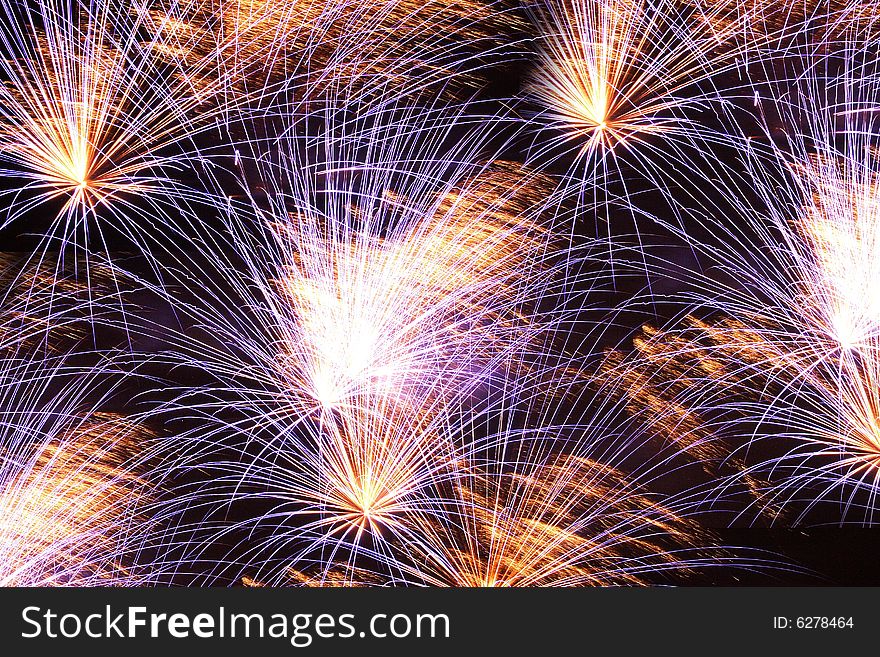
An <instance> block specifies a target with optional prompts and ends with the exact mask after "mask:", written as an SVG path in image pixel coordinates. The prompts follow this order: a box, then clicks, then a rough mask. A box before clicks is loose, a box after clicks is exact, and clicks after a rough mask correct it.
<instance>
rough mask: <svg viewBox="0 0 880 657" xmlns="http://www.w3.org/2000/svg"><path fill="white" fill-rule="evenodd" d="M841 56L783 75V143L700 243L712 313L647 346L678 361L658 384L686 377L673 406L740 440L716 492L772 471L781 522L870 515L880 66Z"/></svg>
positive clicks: (761, 155)
mask: <svg viewBox="0 0 880 657" xmlns="http://www.w3.org/2000/svg"><path fill="white" fill-rule="evenodd" d="M841 49H842V53H843V54H840V55H837V54H835V55H821V56H819V57H818V61H817V62H816V63H815V64H814V66H813V68H811V69H809V71H808V73H807V74H806V75H804V76H803V77H801V78H799V79H797V80H795V81H793V82H787V83H780V88H782V89H785V90H786V92H785V95H784V97H785V101H784V102H785V104H783V103H782V102H780V100H781V97H780V96H777V97H776V100H777V102H780V106H781V107H782V109H783V112H782V114H781V116H782V121H783V122H785V123H787V126H788V127H789V129H788V131H787V132H786V134H785V138H784V139H781V140H777V142H776V143H774V142H770V144H769V145H768V146H764V145H761V144H758V143H756V142H749V144H748V147H747V149H746V151H745V153H746V157H745V158H744V159H743V162H744V166H745V168H746V171H747V173H748V175H749V180H750V181H751V182H750V183H748V184H744V185H743V187H742V188H740V187H733V186H732V187H730V188H729V189H728V190H727V192H728V195H729V199H728V200H729V201H730V202H731V206H732V207H733V209H734V213H733V216H734V217H735V222H734V223H725V221H724V220H713V223H714V226H715V228H716V230H717V235H718V237H719V240H718V242H717V243H716V242H713V243H711V244H709V243H707V244H704V245H698V244H695V245H694V248H695V249H697V250H699V251H700V252H701V253H703V254H705V256H706V258H707V261H708V262H711V265H712V268H713V269H712V270H710V272H711V275H710V276H707V275H696V274H691V275H689V277H691V282H690V285H691V286H692V287H691V289H692V290H693V291H692V292H691V293H690V294H689V296H691V298H692V299H694V300H695V301H694V304H695V305H693V306H691V308H692V312H697V313H698V314H700V315H702V316H708V317H712V319H710V320H709V321H706V322H698V321H691V326H690V327H686V328H685V330H684V331H682V330H680V329H674V328H671V329H669V330H665V331H660V332H658V333H657V334H656V335H654V336H651V337H650V340H649V343H648V346H647V347H646V348H643V349H641V351H642V352H643V353H652V354H658V355H661V354H664V353H665V355H664V356H662V359H665V360H666V361H667V363H672V364H673V366H672V368H671V369H669V368H668V367H666V366H664V367H661V368H659V369H658V378H659V379H661V380H662V377H664V376H668V375H670V374H671V375H672V376H674V377H675V379H674V381H676V383H674V387H675V388H677V391H675V392H673V393H672V394H671V396H670V397H667V399H669V398H673V399H676V400H677V401H676V407H677V408H680V409H681V416H680V417H684V416H690V417H691V418H694V417H699V416H707V417H711V418H714V419H713V420H712V423H713V424H714V427H713V430H714V431H720V432H721V433H724V434H726V435H728V437H731V436H732V438H730V442H729V443H728V444H732V445H733V447H729V448H728V449H732V450H734V457H733V459H732V460H731V463H736V464H738V466H737V467H738V468H739V469H741V471H742V472H741V474H738V475H732V476H731V477H730V479H729V480H722V481H721V482H720V483H718V485H717V491H720V493H718V494H723V492H724V491H725V490H726V488H727V487H728V486H730V485H731V484H730V481H736V480H737V479H739V480H741V479H742V478H743V477H745V478H746V479H748V480H750V481H751V482H752V483H754V482H755V481H757V480H762V481H764V482H765V483H763V484H761V486H760V491H759V494H758V500H757V502H756V504H757V506H758V507H759V508H763V509H764V510H766V511H768V512H769V513H770V514H771V516H775V515H776V514H777V513H778V511H779V510H780V509H781V510H783V511H785V510H789V509H797V515H796V516H795V518H794V521H795V522H802V521H805V520H807V519H809V518H810V517H811V516H810V513H811V512H813V511H816V510H817V507H825V508H827V506H828V504H827V503H828V502H831V503H836V504H838V505H839V506H838V511H837V513H838V519H839V521H841V522H843V521H855V522H863V523H866V524H871V523H873V522H874V521H873V517H874V508H875V506H876V496H877V493H878V482H880V470H878V467H877V466H878V463H880V460H878V454H880V452H878V445H880V442H878V440H877V436H878V435H880V434H878V428H877V427H878V424H877V422H878V419H877V418H878V416H877V409H878V404H877V401H878V388H877V384H878V378H877V374H878V360H877V358H878V355H880V350H878V346H880V344H878V343H877V340H878V338H880V331H878V327H880V325H878V320H880V316H878V315H877V304H876V303H875V302H876V296H877V274H878V270H877V266H876V258H875V245H876V240H877V235H878V233H877V229H878V226H880V222H878V218H880V213H878V207H880V206H878V203H877V190H878V189H880V187H878V182H880V178H878V176H880V166H878V162H880V159H878V154H877V150H876V142H877V137H878V134H880V133H878V129H877V128H878V126H877V116H878V107H880V105H878V102H877V100H878V98H880V96H878V93H877V90H878V85H877V77H876V73H875V72H872V71H873V68H871V67H872V66H874V64H875V63H869V64H867V65H864V64H860V63H859V62H861V61H862V56H861V55H862V54H863V51H861V50H860V47H859V46H855V47H846V46H845V45H844V46H841ZM838 56H839V57H840V59H837V57H838ZM841 62H842V64H843V67H842V69H841V68H840V66H839V64H840V63H841ZM780 142H781V143H780ZM747 185H751V189H750V191H751V195H749V193H748V192H745V191H744V189H745V188H746V187H747ZM747 198H756V199H757V202H755V201H748V202H747V201H746V200H745V199H747ZM718 316H720V317H721V319H717V317H718ZM686 331H687V332H690V333H691V334H692V335H691V336H689V337H685V336H686V333H685V332H686ZM694 333H695V334H696V335H694ZM635 363H636V365H635V367H643V366H642V365H638V358H637V359H636V360H635ZM664 368H666V371H665V373H664ZM676 371H678V374H675V373H676ZM684 379H686V380H687V384H686V385H684V384H682V381H683V380H684ZM667 410H668V407H667ZM671 415H673V416H674V415H675V413H672V414H671ZM746 432H748V433H746ZM737 444H739V445H742V447H739V448H736V447H735V446H736V445H737ZM774 446H775V449H774ZM860 514H861V515H860Z"/></svg>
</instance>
